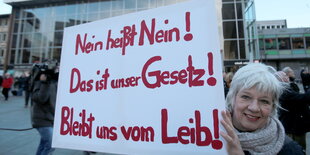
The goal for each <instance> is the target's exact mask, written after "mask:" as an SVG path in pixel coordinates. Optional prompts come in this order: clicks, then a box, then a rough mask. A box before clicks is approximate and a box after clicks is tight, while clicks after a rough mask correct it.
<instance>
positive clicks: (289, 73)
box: [282, 67, 300, 93]
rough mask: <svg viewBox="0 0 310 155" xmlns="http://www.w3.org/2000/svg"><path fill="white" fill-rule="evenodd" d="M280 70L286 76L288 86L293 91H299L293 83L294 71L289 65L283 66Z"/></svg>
mask: <svg viewBox="0 0 310 155" xmlns="http://www.w3.org/2000/svg"><path fill="white" fill-rule="evenodd" d="M282 71H283V72H284V73H285V74H286V75H287V76H288V79H289V84H290V88H291V89H292V90H294V91H295V92H297V93H299V91H300V89H299V87H298V85H297V84H296V83H295V73H294V71H293V70H292V69H291V68H290V67H284V68H283V69H282Z"/></svg>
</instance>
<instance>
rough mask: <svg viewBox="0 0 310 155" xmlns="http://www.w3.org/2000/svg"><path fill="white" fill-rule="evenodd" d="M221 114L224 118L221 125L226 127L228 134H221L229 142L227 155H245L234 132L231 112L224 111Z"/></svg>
mask: <svg viewBox="0 0 310 155" xmlns="http://www.w3.org/2000/svg"><path fill="white" fill-rule="evenodd" d="M221 113H222V117H223V120H221V124H222V125H223V126H224V128H225V129H226V132H227V133H225V132H222V131H221V133H220V134H221V136H222V137H223V138H224V139H225V140H226V142H227V146H226V147H227V153H228V154H229V155H244V152H243V150H242V148H241V144H240V141H239V138H238V136H237V134H236V133H235V131H234V126H233V124H232V119H231V115H230V112H228V111H222V112H221Z"/></svg>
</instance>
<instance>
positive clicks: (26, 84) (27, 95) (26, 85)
mask: <svg viewBox="0 0 310 155" xmlns="http://www.w3.org/2000/svg"><path fill="white" fill-rule="evenodd" d="M25 76H26V77H25V81H24V92H25V108H27V107H28V103H29V98H30V96H31V91H30V86H29V84H30V78H31V77H30V74H29V73H25Z"/></svg>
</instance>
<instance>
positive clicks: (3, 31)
mask: <svg viewBox="0 0 310 155" xmlns="http://www.w3.org/2000/svg"><path fill="white" fill-rule="evenodd" d="M9 19H10V15H9V14H7V15H0V64H3V63H4V58H5V54H6V53H7V52H6V51H7V48H8V46H7V42H8V33H9Z"/></svg>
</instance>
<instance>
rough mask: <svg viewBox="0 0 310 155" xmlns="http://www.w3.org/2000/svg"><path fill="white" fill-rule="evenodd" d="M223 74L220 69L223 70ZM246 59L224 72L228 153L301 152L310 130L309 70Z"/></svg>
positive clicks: (225, 126) (224, 114)
mask: <svg viewBox="0 0 310 155" xmlns="http://www.w3.org/2000/svg"><path fill="white" fill-rule="evenodd" d="M224 75H225V74H224ZM300 77H301V81H302V86H303V89H304V91H301V90H300V88H299V86H298V85H297V84H296V82H295V80H296V76H295V72H294V71H293V70H292V69H291V68H290V67H284V68H283V69H282V70H280V71H276V70H275V69H274V68H273V67H271V66H267V65H263V64H249V65H246V66H244V67H242V68H240V69H239V70H237V71H234V72H230V73H227V74H226V76H224V92H225V96H226V106H227V111H225V112H223V113H222V115H223V120H222V122H221V123H222V125H223V126H224V128H225V129H226V132H223V133H222V136H223V137H224V139H225V140H226V141H227V142H228V143H227V149H228V153H229V154H292V155H294V154H305V149H306V133H307V132H310V109H309V108H310V90H309V81H310V74H309V72H308V71H306V70H302V71H301V73H300Z"/></svg>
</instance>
